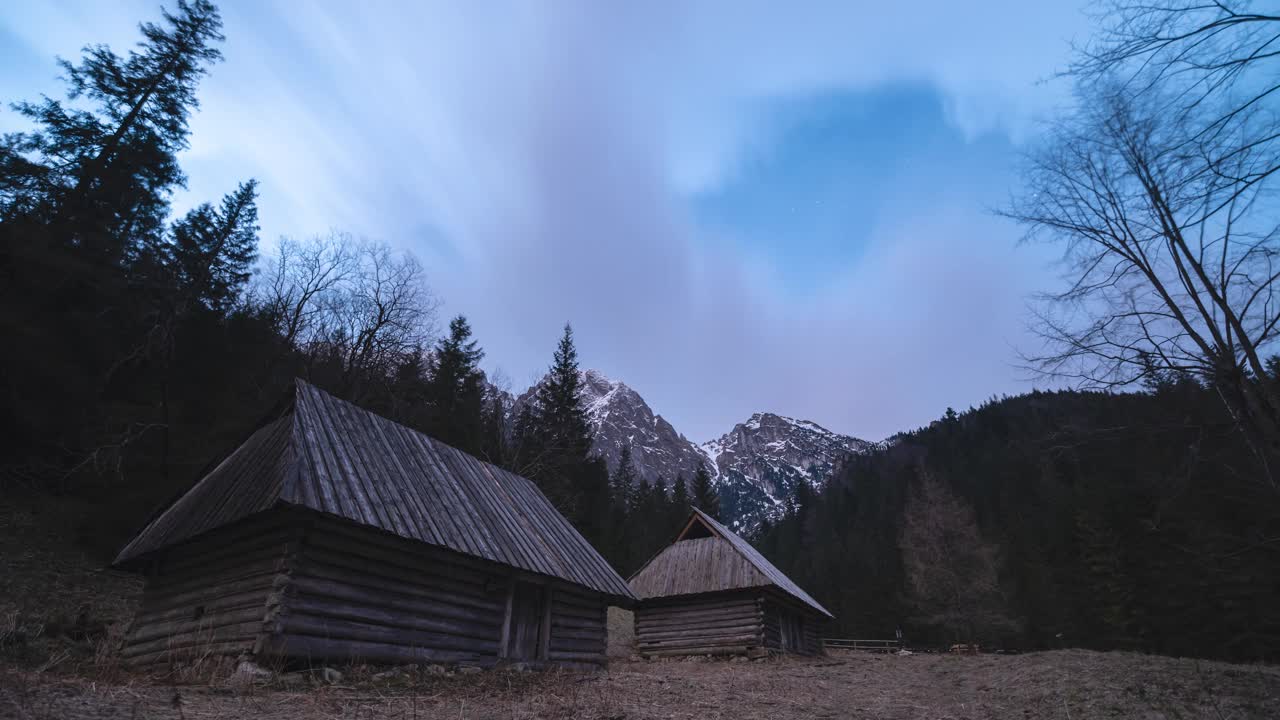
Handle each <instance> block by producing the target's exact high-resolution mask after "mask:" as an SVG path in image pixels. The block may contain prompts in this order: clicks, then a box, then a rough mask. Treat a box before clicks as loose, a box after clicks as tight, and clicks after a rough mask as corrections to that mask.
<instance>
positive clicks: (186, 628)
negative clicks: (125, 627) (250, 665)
mask: <svg viewBox="0 0 1280 720" xmlns="http://www.w3.org/2000/svg"><path fill="white" fill-rule="evenodd" d="M266 612H267V609H266V608H265V607H264V606H262V605H258V606H256V607H248V608H240V609H238V610H228V611H225V612H220V613H213V614H209V615H202V616H200V617H199V618H193V617H186V618H183V619H180V620H166V621H157V622H148V623H141V624H138V625H136V626H134V628H133V629H132V632H130V634H129V641H128V642H129V644H131V645H136V644H144V643H146V642H148V641H151V640H158V639H161V638H168V637H177V636H180V635H188V634H192V633H204V632H210V631H213V630H217V629H218V628H222V627H226V626H228V625H243V624H245V623H248V622H253V621H257V622H258V623H259V625H258V627H261V623H262V620H263V618H264V617H265V616H266Z"/></svg>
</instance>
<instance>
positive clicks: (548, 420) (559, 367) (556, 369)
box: [521, 324, 609, 540]
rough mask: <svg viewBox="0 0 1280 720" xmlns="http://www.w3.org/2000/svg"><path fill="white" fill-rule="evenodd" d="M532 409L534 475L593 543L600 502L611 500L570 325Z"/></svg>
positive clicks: (525, 440)
mask: <svg viewBox="0 0 1280 720" xmlns="http://www.w3.org/2000/svg"><path fill="white" fill-rule="evenodd" d="M532 405H533V409H532V410H531V411H530V413H529V417H528V422H527V423H526V433H525V435H524V436H522V438H521V442H522V444H523V445H524V446H525V447H526V448H527V450H528V451H530V456H531V457H536V458H537V460H536V462H532V463H530V468H531V470H530V476H531V478H532V479H533V480H534V481H535V482H537V483H538V485H539V487H541V488H542V491H543V492H544V493H546V495H547V497H548V498H549V499H550V500H551V502H552V503H553V504H554V505H555V506H556V508H558V509H559V510H560V512H562V513H563V514H564V515H565V516H566V517H568V518H569V520H570V521H571V522H573V523H574V525H575V526H576V527H577V528H578V529H579V531H582V532H583V534H584V535H585V536H587V539H588V540H596V539H597V538H596V537H593V536H592V532H594V531H593V530H591V528H592V527H593V526H594V525H595V524H596V523H598V522H599V518H598V513H599V505H600V503H599V498H601V497H603V498H605V499H606V500H607V498H608V497H609V485H608V483H609V478H608V473H607V471H606V472H604V473H601V472H599V470H598V469H597V468H595V467H594V464H593V463H592V459H593V458H592V456H591V428H590V426H589V425H588V423H587V413H586V409H585V408H584V407H583V405H582V376H581V375H580V374H579V372H578V350H577V348H576V347H575V346H574V343H573V328H572V327H570V326H569V325H567V324H566V325H565V326H564V334H563V335H562V336H561V338H560V342H559V343H558V344H557V346H556V351H555V354H554V355H553V357H552V363H551V369H550V371H549V372H548V373H547V377H546V379H545V380H543V382H542V383H541V384H540V385H539V386H538V388H537V391H536V392H535V393H534V402H533V403H532ZM606 505H607V502H606Z"/></svg>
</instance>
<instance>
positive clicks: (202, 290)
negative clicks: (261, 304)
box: [162, 180, 258, 313]
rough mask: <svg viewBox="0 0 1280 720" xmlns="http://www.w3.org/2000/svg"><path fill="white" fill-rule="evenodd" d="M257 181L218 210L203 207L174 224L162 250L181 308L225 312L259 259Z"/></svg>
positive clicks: (250, 181) (238, 192) (249, 182)
mask: <svg viewBox="0 0 1280 720" xmlns="http://www.w3.org/2000/svg"><path fill="white" fill-rule="evenodd" d="M257 196H258V193H257V181H255V180H249V181H248V182H245V183H242V184H241V185H240V187H239V188H238V189H237V190H236V191H235V192H234V193H232V194H230V195H228V196H226V197H225V198H223V200H222V205H221V207H218V208H215V207H213V206H212V205H211V204H209V203H204V204H203V205H200V206H199V207H196V208H195V209H193V210H191V211H190V212H188V213H187V214H186V216H185V217H183V218H182V219H181V220H179V221H177V222H175V223H174V224H173V229H172V240H171V241H170V242H169V243H168V245H167V247H166V248H165V249H164V250H163V251H162V252H163V253H164V260H165V261H166V265H168V267H169V268H170V273H171V275H172V277H173V282H174V284H175V285H176V287H177V291H178V294H179V296H180V297H181V298H182V301H181V302H182V305H183V306H184V308H185V306H186V305H188V304H190V303H196V304H199V305H201V306H203V307H206V308H208V309H210V310H214V311H216V312H218V313H225V312H226V311H227V310H228V309H229V308H230V307H231V305H232V303H234V302H235V301H236V299H237V298H238V297H239V295H240V291H241V289H242V288H243V287H244V285H245V283H247V282H248V281H249V274H250V272H251V270H252V265H253V261H254V260H255V259H256V258H257V256H258V205H257Z"/></svg>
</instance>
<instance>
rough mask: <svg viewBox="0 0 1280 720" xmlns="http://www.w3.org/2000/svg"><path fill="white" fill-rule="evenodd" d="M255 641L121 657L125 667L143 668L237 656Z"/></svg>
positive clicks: (173, 649)
mask: <svg viewBox="0 0 1280 720" xmlns="http://www.w3.org/2000/svg"><path fill="white" fill-rule="evenodd" d="M252 647H253V640H252V639H248V640H244V639H242V640H232V641H228V642H212V643H201V644H198V645H190V646H185V647H178V648H165V649H161V650H153V651H151V652H146V653H139V654H136V655H130V656H128V657H123V655H122V657H121V659H122V660H123V661H124V663H125V665H128V666H130V667H142V666H146V665H155V664H158V663H173V662H179V661H186V660H191V659H198V658H204V657H210V656H213V655H236V654H239V653H242V652H245V651H247V650H250V649H252Z"/></svg>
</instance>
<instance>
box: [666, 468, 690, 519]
mask: <svg viewBox="0 0 1280 720" xmlns="http://www.w3.org/2000/svg"><path fill="white" fill-rule="evenodd" d="M671 504H672V505H674V506H675V512H676V514H677V515H680V516H681V517H683V516H685V515H687V514H688V513H689V506H690V500H689V484H688V483H686V482H685V480H684V473H677V474H676V482H675V485H673V486H672V487H671Z"/></svg>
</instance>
